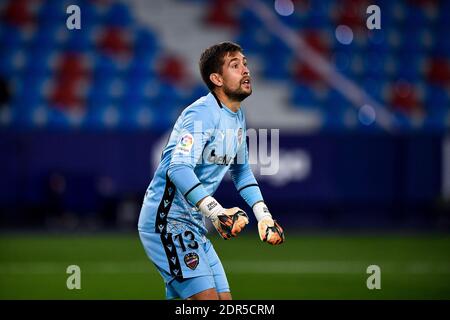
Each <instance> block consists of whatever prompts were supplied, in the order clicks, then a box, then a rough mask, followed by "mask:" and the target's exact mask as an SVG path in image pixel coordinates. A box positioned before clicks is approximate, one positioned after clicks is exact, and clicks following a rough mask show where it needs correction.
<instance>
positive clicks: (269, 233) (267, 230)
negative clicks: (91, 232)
mask: <svg viewBox="0 0 450 320" xmlns="http://www.w3.org/2000/svg"><path fill="white" fill-rule="evenodd" d="M253 212H254V213H255V216H256V219H257V220H258V232H259V237H260V238H261V241H264V242H267V243H269V244H271V245H277V244H281V243H283V242H284V240H285V237H284V231H283V228H282V227H281V226H280V225H279V224H278V223H277V221H276V220H273V219H272V215H271V214H270V212H269V210H268V209H267V206H266V205H265V204H264V202H258V203H257V204H255V205H254V206H253Z"/></svg>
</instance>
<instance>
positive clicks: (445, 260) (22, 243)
mask: <svg viewBox="0 0 450 320" xmlns="http://www.w3.org/2000/svg"><path fill="white" fill-rule="evenodd" d="M211 238H212V241H213V243H214V246H215V248H216V251H217V252H218V253H219V256H220V257H221V259H222V262H223V264H224V267H225V271H226V272H227V275H228V279H229V282H230V286H231V289H232V294H233V297H234V298H235V299H450V236H448V235H447V236H443V235H431V236H425V235H420V236H387V235H385V236H349V235H329V236H326V235H300V234H299V235H295V234H293V233H288V234H287V242H286V243H285V244H283V245H282V246H279V247H271V246H269V245H267V244H264V243H261V242H260V241H259V239H258V238H257V235H256V234H251V233H250V234H247V235H246V236H242V237H240V238H236V239H232V240H231V241H224V240H221V239H218V238H217V236H216V235H215V234H213V235H211ZM69 265H78V266H80V268H81V290H68V289H67V287H66V280H67V277H68V276H69V275H68V274H66V268H67V266H69ZM369 265H378V266H380V268H381V289H380V290H369V289H367V286H366V280H367V277H368V276H369V275H368V274H367V273H366V269H367V267H368V266H369ZM0 298H1V299H164V286H163V283H162V280H161V278H160V275H159V274H158V273H157V272H156V270H155V268H154V266H153V264H151V263H150V262H149V260H147V257H146V255H145V253H144V250H143V248H142V247H141V243H140V241H139V238H138V237H137V235H123V234H119V235H105V234H102V235H95V236H92V235H89V236H86V235H3V236H0Z"/></svg>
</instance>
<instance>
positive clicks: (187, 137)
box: [175, 133, 194, 154]
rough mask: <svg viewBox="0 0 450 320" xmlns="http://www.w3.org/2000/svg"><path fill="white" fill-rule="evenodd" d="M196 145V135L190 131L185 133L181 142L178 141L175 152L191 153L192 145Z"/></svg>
mask: <svg viewBox="0 0 450 320" xmlns="http://www.w3.org/2000/svg"><path fill="white" fill-rule="evenodd" d="M193 145H194V137H193V136H192V134H190V133H186V134H184V135H183V136H182V137H181V139H180V142H178V144H177V146H176V148H175V152H180V153H183V154H189V153H190V152H191V149H192V146H193Z"/></svg>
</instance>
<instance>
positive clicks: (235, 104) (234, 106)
mask: <svg viewBox="0 0 450 320" xmlns="http://www.w3.org/2000/svg"><path fill="white" fill-rule="evenodd" d="M214 94H215V95H216V97H217V98H218V99H219V100H220V102H222V103H223V104H224V105H226V106H227V108H228V109H230V110H231V111H233V112H237V111H238V110H239V109H240V108H241V102H240V101H234V100H231V99H230V98H229V97H228V96H227V95H226V94H225V93H224V92H223V91H222V90H216V91H214Z"/></svg>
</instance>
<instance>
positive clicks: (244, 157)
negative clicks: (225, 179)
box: [230, 136, 264, 208]
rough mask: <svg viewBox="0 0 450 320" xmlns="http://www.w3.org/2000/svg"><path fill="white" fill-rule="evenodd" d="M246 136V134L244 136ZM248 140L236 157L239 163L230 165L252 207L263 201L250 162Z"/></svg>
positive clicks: (231, 172)
mask: <svg viewBox="0 0 450 320" xmlns="http://www.w3.org/2000/svg"><path fill="white" fill-rule="evenodd" d="M244 137H245V136H244ZM248 158H249V156H248V149H247V141H245V140H244V142H243V143H242V145H241V147H240V149H239V151H238V155H237V158H236V162H237V163H233V164H232V165H231V166H230V174H231V179H232V180H233V183H234V185H235V186H236V189H237V190H238V192H239V194H240V195H241V197H242V198H243V199H244V200H245V202H246V203H247V204H248V205H249V206H250V208H252V207H253V206H254V205H255V203H257V202H259V201H263V200H264V199H263V196H262V194H261V190H260V188H259V186H258V183H257V181H256V179H255V176H254V175H253V172H252V169H251V167H250V164H249V162H248Z"/></svg>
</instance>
